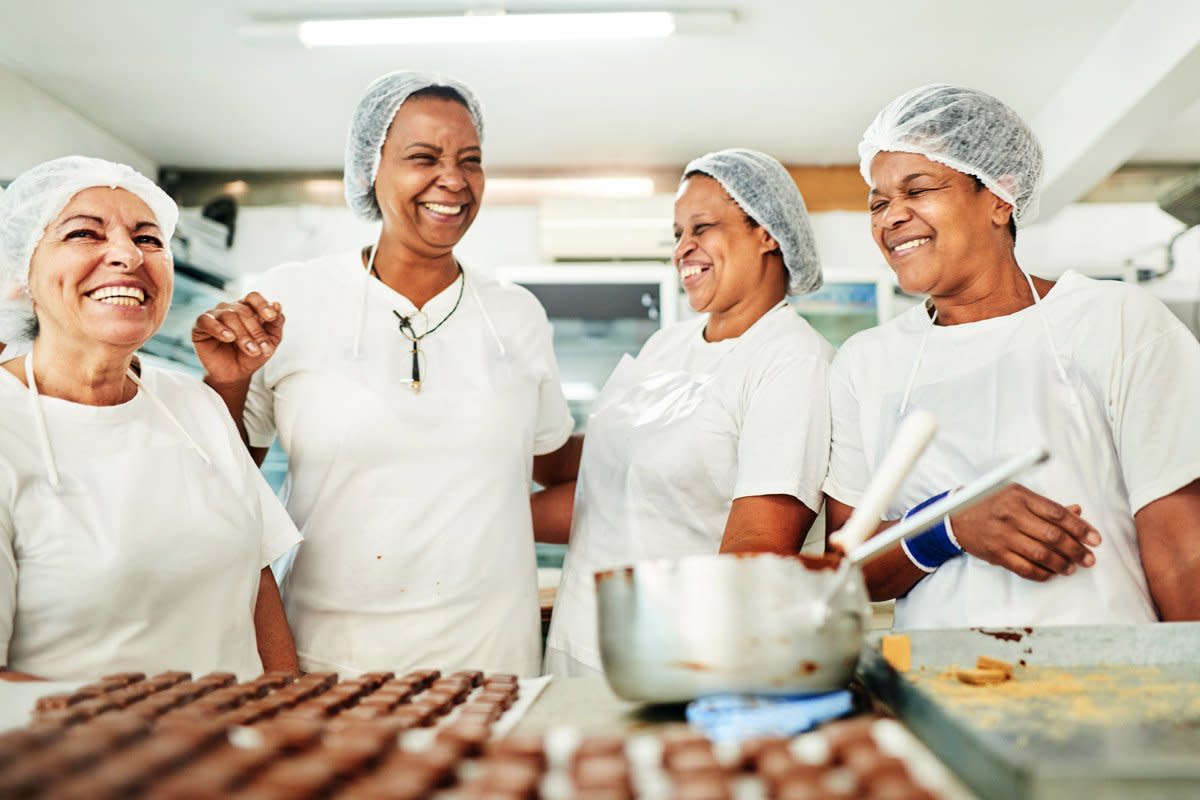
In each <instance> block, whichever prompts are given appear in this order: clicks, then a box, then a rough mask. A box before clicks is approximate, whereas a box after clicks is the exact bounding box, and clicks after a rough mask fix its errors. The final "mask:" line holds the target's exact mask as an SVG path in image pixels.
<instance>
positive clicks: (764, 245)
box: [758, 225, 779, 253]
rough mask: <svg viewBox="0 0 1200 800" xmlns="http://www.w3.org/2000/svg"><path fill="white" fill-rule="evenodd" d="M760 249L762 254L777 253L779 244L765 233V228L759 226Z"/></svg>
mask: <svg viewBox="0 0 1200 800" xmlns="http://www.w3.org/2000/svg"><path fill="white" fill-rule="evenodd" d="M758 231H759V238H760V247H761V249H762V252H764V253H778V252H779V242H777V241H775V237H773V236H772V235H771V234H769V233H767V229H766V226H763V225H759V226H758Z"/></svg>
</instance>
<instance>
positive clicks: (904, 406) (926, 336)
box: [900, 303, 937, 417]
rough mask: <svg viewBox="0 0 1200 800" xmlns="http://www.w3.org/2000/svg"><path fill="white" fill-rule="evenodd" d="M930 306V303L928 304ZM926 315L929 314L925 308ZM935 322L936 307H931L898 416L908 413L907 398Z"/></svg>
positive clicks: (909, 373)
mask: <svg viewBox="0 0 1200 800" xmlns="http://www.w3.org/2000/svg"><path fill="white" fill-rule="evenodd" d="M930 305H932V303H931V304H930ZM926 314H929V312H928V308H926ZM936 322H937V306H934V307H933V313H932V314H929V325H928V326H926V328H925V332H924V333H922V334H921V344H920V345H918V347H917V356H916V358H914V359H913V365H912V368H911V369H909V371H908V380H907V381H905V383H904V395H903V396H902V397H901V398H900V416H901V417H903V416H904V413H905V412H906V411H908V398H909V396H910V395H912V389H913V384H914V383H916V381H917V369H918V368H919V367H920V366H921V359H923V358H924V357H925V344H926V342H928V341H929V332H930V331H931V330H933V326H934V324H935V323H936Z"/></svg>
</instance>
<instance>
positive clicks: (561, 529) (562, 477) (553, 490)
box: [529, 433, 583, 544]
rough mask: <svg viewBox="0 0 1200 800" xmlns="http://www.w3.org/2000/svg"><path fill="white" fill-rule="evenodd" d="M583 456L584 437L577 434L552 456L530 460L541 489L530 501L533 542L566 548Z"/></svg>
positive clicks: (536, 457)
mask: <svg viewBox="0 0 1200 800" xmlns="http://www.w3.org/2000/svg"><path fill="white" fill-rule="evenodd" d="M582 455H583V434H581V433H576V434H573V435H572V436H570V437H569V438H568V439H567V441H566V443H565V444H564V445H563V446H562V447H560V448H558V449H557V450H555V451H554V452H552V453H546V454H545V455H541V456H534V457H533V479H534V480H535V481H537V482H538V483H539V484H541V485H542V486H543V487H544V488H543V489H542V490H541V491H538V492H534V493H533V494H532V495H530V497H529V507H530V511H531V513H532V514H533V538H534V541H538V542H544V543H546V544H566V543H567V540H568V539H570V537H571V514H572V512H574V510H575V479H576V478H577V477H579V460H580V458H581V456H582Z"/></svg>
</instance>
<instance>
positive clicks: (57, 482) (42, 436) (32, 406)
mask: <svg viewBox="0 0 1200 800" xmlns="http://www.w3.org/2000/svg"><path fill="white" fill-rule="evenodd" d="M25 382H26V383H28V384H29V410H30V411H31V412H33V424H34V425H35V426H36V427H37V435H38V445H39V446H40V448H41V451H42V464H43V465H44V466H45V467H46V476H47V477H48V478H49V479H50V486H51V487H52V488H53V489H54V491H56V492H57V491H58V490H59V489H61V488H62V481H61V479H60V478H59V476H58V463H57V462H56V461H55V460H54V448H52V447H51V446H50V429H49V428H48V427H47V426H46V415H45V414H44V413H42V398H41V396H40V395H39V394H38V389H37V381H36V380H34V377H33V352H32V351H31V352H29V353H27V354H26V355H25Z"/></svg>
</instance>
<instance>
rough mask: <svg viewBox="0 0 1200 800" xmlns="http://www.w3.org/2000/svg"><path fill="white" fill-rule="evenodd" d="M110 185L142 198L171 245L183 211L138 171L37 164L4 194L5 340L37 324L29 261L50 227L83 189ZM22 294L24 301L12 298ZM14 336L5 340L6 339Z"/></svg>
mask: <svg viewBox="0 0 1200 800" xmlns="http://www.w3.org/2000/svg"><path fill="white" fill-rule="evenodd" d="M95 186H107V187H109V188H110V189H125V190H126V191H128V192H130V193H132V194H134V195H136V196H137V197H139V198H141V200H142V202H144V203H145V204H146V205H147V206H149V207H150V212H151V213H152V214H154V219H155V221H156V222H157V223H158V227H159V230H160V231H162V236H163V241H164V243H165V242H169V241H170V239H171V235H172V234H173V233H174V232H175V224H176V223H177V222H178V221H179V209H178V207H176V205H175V201H174V200H172V199H171V198H170V197H169V196H168V195H167V193H166V192H164V191H163V190H162V189H160V188H158V187H157V186H156V185H155V184H154V182H153V181H152V180H150V179H149V178H147V177H146V176H145V175H142V174H141V173H140V172H138V171H137V170H135V169H134V168H133V167H129V166H126V165H125V164H116V163H113V162H111V161H104V160H103V159H99V158H87V157H86V156H66V157H64V158H56V159H54V160H53V161H46V162H44V163H42V164H38V165H37V166H36V167H33V168H32V169H29V170H27V171H25V172H23V173H21V174H20V175H18V176H17V178H16V179H15V180H14V181H13V182H12V183H10V184H9V185H8V189H7V190H6V191H5V192H4V193H3V194H0V290H2V291H3V292H4V295H5V296H4V297H0V341H5V342H11V341H17V340H19V339H24V338H26V337H27V336H28V332H29V331H30V330H32V325H33V319H34V316H33V306H32V304H31V303H30V302H29V298H28V294H27V293H26V291H25V290H26V289H27V287H28V286H29V262H30V260H31V259H32V258H33V251H34V250H36V249H37V246H38V242H40V241H41V240H42V234H44V233H45V232H46V226H47V225H49V224H50V223H51V222H53V221H54V218H55V217H57V216H58V215H59V214H61V213H62V210H63V209H64V208H66V207H67V204H68V203H69V202H71V198H73V197H74V196H75V195H77V194H79V193H80V192H82V191H83V190H84V189H91V188H92V187H95ZM15 290H21V291H20V295H21V296H20V297H18V298H15V299H13V298H10V297H8V295H9V294H12V293H14V292H15ZM6 336H7V337H9V338H4V337H6Z"/></svg>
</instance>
